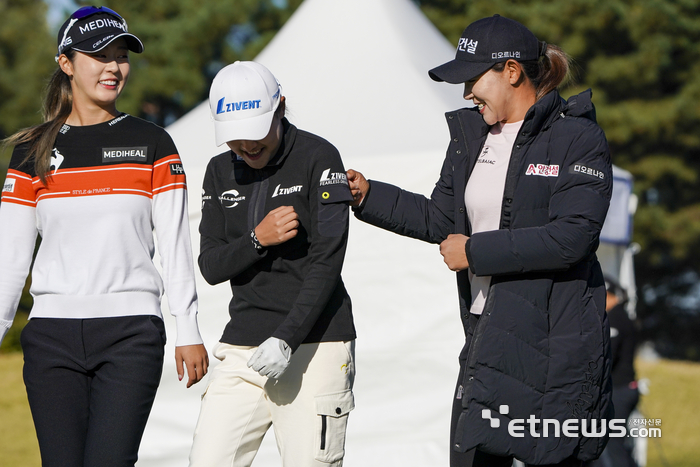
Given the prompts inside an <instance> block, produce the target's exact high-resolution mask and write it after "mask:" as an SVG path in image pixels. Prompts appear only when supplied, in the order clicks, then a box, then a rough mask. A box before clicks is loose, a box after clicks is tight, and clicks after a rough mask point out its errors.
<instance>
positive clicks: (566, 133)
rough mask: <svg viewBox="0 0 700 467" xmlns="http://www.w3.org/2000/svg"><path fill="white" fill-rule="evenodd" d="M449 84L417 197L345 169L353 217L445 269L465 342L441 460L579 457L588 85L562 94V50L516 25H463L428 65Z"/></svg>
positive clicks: (606, 387) (598, 367) (593, 292)
mask: <svg viewBox="0 0 700 467" xmlns="http://www.w3.org/2000/svg"><path fill="white" fill-rule="evenodd" d="M429 74H430V77H431V78H432V79H433V80H435V81H446V82H449V83H452V84H462V83H464V87H465V88H464V98H465V99H467V100H471V101H472V102H473V103H474V104H475V105H476V106H475V107H472V108H465V109H461V110H457V111H454V112H450V113H448V114H447V123H448V126H449V129H450V134H451V141H450V145H449V148H448V151H447V157H446V159H445V162H444V164H443V167H442V170H441V174H440V179H439V180H438V182H437V184H436V186H435V189H434V190H433V193H432V195H431V197H430V198H429V199H428V198H425V197H424V196H422V195H419V194H415V193H410V192H407V191H404V190H401V189H400V188H398V187H395V186H392V185H388V184H385V183H382V182H378V181H372V182H371V183H370V182H369V181H367V180H366V179H365V177H364V176H363V175H362V174H361V173H359V172H356V171H354V170H349V171H348V180H349V182H350V186H351V190H352V192H353V197H354V205H355V206H356V207H355V208H354V209H355V215H356V216H357V217H358V218H359V219H361V220H363V221H365V222H368V223H371V224H373V225H376V226H379V227H382V228H384V229H387V230H391V231H393V232H396V233H399V234H401V235H406V236H410V237H414V238H418V239H421V240H424V241H428V242H431V243H439V244H440V252H441V254H442V255H443V257H444V259H445V263H446V264H447V266H448V267H449V268H450V269H451V270H453V271H456V272H457V281H458V290H459V299H460V309H461V315H462V323H463V325H464V329H465V334H466V342H465V346H464V349H463V351H462V353H461V354H460V358H459V361H460V375H459V380H458V382H457V387H456V390H455V397H454V404H453V413H452V427H451V435H450V436H451V444H452V452H451V458H450V463H451V465H452V466H460V467H463V466H501V465H503V466H510V465H511V463H512V460H513V458H514V457H515V458H517V459H520V460H522V461H524V462H526V463H527V464H529V465H557V466H575V465H581V461H583V460H587V459H593V458H596V457H597V456H598V455H600V452H601V450H602V449H603V447H604V445H605V442H606V440H607V425H606V424H607V420H609V419H610V418H612V417H611V415H612V413H611V406H610V403H609V401H610V387H611V385H610V343H609V327H608V323H607V318H606V315H605V287H604V281H603V275H602V272H601V269H600V265H599V264H598V261H597V259H596V255H595V251H596V249H597V247H598V237H599V234H600V229H601V227H602V224H603V221H604V220H605V216H606V213H607V210H608V205H609V200H610V195H611V192H612V169H611V165H610V154H609V150H608V146H607V142H606V140H605V135H604V134H603V131H602V130H601V129H600V127H598V125H597V124H596V123H595V111H594V108H593V105H592V103H591V93H590V91H586V92H584V93H581V94H579V95H577V96H573V97H571V98H570V99H569V100H568V101H566V102H565V101H564V100H563V99H562V98H561V97H560V96H559V94H558V92H557V90H556V89H557V87H558V86H559V84H560V83H561V82H562V81H563V80H564V78H565V77H566V76H567V74H568V57H567V56H566V54H565V53H564V52H563V51H562V50H561V49H560V48H558V47H556V46H552V45H547V44H546V43H544V42H540V41H538V40H537V38H536V37H535V36H534V35H533V34H532V33H531V32H530V31H529V30H528V29H527V28H526V27H524V26H523V25H521V24H520V23H518V22H516V21H513V20H510V19H507V18H504V17H501V16H498V15H496V16H493V17H490V18H484V19H481V20H479V21H476V22H475V23H472V24H471V25H469V26H468V27H467V28H466V29H465V31H464V33H463V34H462V38H461V39H460V41H459V44H458V48H457V53H456V57H455V59H454V60H452V61H450V62H447V63H445V64H443V65H441V66H439V67H437V68H435V69H433V70H431V71H430V72H429Z"/></svg>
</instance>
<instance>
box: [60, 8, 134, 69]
mask: <svg viewBox="0 0 700 467" xmlns="http://www.w3.org/2000/svg"><path fill="white" fill-rule="evenodd" d="M119 37H123V38H124V39H126V45H127V47H128V48H129V50H131V51H132V52H136V53H141V52H143V43H142V42H141V40H139V38H138V37H136V36H134V35H133V34H131V33H129V31H128V27H127V25H126V20H124V18H122V17H121V16H120V15H119V13H117V12H116V11H114V10H110V9H109V8H107V7H104V6H101V7H95V6H84V7H82V8H79V9H78V10H76V11H75V12H73V14H72V15H70V17H69V18H68V19H67V20H66V22H65V23H63V26H61V29H59V31H58V53H57V54H56V60H58V57H59V56H60V55H61V54H63V53H65V52H66V51H67V50H69V49H73V50H77V51H79V52H86V53H93V52H98V51H100V50H102V49H104V48H105V47H107V46H108V45H109V44H110V43H111V42H112V41H114V40H115V39H117V38H119Z"/></svg>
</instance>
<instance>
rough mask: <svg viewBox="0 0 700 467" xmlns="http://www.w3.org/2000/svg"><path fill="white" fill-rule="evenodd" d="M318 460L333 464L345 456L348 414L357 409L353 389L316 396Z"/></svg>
mask: <svg viewBox="0 0 700 467" xmlns="http://www.w3.org/2000/svg"><path fill="white" fill-rule="evenodd" d="M315 399H316V413H317V415H318V417H317V422H316V460H317V461H320V462H326V463H332V462H336V461H339V460H341V459H342V458H343V456H344V455H345V430H346V428H347V425H348V414H349V413H350V411H351V410H352V409H354V408H355V398H354V396H353V394H352V390H351V389H347V390H345V391H342V392H336V393H331V394H321V395H318V396H316V398H315Z"/></svg>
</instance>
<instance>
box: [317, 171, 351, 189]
mask: <svg viewBox="0 0 700 467" xmlns="http://www.w3.org/2000/svg"><path fill="white" fill-rule="evenodd" d="M339 183H343V184H345V185H347V184H348V177H347V175H345V172H335V173H331V169H326V170H324V171H323V173H322V174H321V182H320V186H326V185H337V184H339Z"/></svg>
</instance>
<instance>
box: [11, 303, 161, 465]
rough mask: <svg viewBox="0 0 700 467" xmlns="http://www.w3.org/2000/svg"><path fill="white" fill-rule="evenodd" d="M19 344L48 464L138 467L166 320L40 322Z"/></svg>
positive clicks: (130, 318) (35, 321) (43, 457)
mask: <svg viewBox="0 0 700 467" xmlns="http://www.w3.org/2000/svg"><path fill="white" fill-rule="evenodd" d="M21 343H22V349H23V351H24V383H25V385H26V387H27V396H28V399H29V406H30V408H31V412H32V417H33V419H34V426H35V428H36V433H37V438H38V440H39V449H40V451H41V461H42V466H43V467H80V466H82V467H98V466H99V467H133V466H134V464H135V463H136V460H137V456H138V449H139V444H140V442H141V437H142V436H143V431H144V429H145V427H146V421H147V420H148V415H149V414H150V411H151V407H152V405H153V400H154V398H155V395H156V390H157V388H158V384H159V382H160V376H161V372H162V368H163V354H164V346H165V326H164V325H163V321H162V320H161V319H160V318H159V317H157V316H127V317H117V318H96V319H53V318H37V319H31V320H30V321H29V323H28V324H27V326H26V327H25V328H24V330H23V332H22V337H21Z"/></svg>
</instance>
